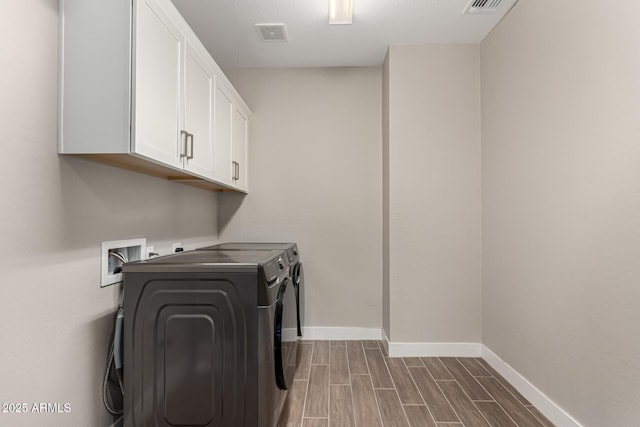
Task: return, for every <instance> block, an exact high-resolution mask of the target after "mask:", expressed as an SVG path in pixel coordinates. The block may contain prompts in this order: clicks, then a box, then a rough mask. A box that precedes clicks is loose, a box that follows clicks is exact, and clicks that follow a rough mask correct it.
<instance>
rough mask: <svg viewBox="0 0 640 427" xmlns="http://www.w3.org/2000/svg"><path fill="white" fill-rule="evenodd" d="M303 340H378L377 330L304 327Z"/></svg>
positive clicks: (378, 331)
mask: <svg viewBox="0 0 640 427" xmlns="http://www.w3.org/2000/svg"><path fill="white" fill-rule="evenodd" d="M302 339H303V340H349V341H350V340H380V339H382V329H379V328H341V327H316V326H311V327H305V328H304V330H303V331H302Z"/></svg>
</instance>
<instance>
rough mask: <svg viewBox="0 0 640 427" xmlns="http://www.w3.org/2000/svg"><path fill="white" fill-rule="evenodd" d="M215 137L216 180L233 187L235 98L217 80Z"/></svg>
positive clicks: (214, 172) (214, 171) (214, 173)
mask: <svg viewBox="0 0 640 427" xmlns="http://www.w3.org/2000/svg"><path fill="white" fill-rule="evenodd" d="M214 98H215V109H214V111H215V115H214V117H215V119H214V126H215V136H214V144H213V147H214V151H213V158H214V167H213V176H214V179H216V180H218V181H220V182H224V183H225V184H228V185H233V163H232V162H233V159H232V157H231V117H232V116H233V97H232V96H231V91H230V90H228V89H227V88H226V86H225V85H224V83H222V82H221V80H219V79H216V86H215V93H214Z"/></svg>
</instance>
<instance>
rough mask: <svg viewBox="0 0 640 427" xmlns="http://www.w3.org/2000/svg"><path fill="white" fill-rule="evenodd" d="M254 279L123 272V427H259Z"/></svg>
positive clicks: (259, 352)
mask: <svg viewBox="0 0 640 427" xmlns="http://www.w3.org/2000/svg"><path fill="white" fill-rule="evenodd" d="M256 279H257V275H256V272H255V271H254V272H253V273H236V274H233V275H230V274H227V273H225V274H220V275H217V276H216V275H215V274H214V273H211V272H208V273H181V274H180V276H179V278H177V277H176V276H174V275H172V274H168V275H166V274H162V273H154V274H147V273H131V272H129V273H125V283H126V292H125V300H124V308H125V331H129V333H128V334H125V344H124V359H125V360H124V362H125V363H124V365H125V368H126V372H125V375H124V379H125V394H124V396H125V403H124V405H125V419H124V425H125V427H139V426H147V425H154V426H158V427H169V426H176V425H200V426H205V427H214V426H216V427H219V426H223V427H239V426H243V427H244V426H252V427H253V426H257V425H263V421H262V420H259V419H258V401H259V397H258V395H257V394H258V390H259V389H258V360H259V358H262V357H263V354H265V352H267V353H272V352H273V347H272V348H271V349H267V348H263V349H259V348H258V346H257V345H256V343H258V311H257V310H256V306H257V293H256ZM267 323H268V322H267ZM186 349H188V350H189V351H185V350H186ZM258 355H260V357H258ZM262 386H263V387H265V385H262Z"/></svg>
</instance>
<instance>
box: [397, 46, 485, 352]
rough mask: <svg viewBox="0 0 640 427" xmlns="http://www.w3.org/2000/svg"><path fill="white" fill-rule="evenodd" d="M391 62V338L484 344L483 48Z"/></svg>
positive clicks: (403, 54)
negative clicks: (482, 270) (482, 200)
mask: <svg viewBox="0 0 640 427" xmlns="http://www.w3.org/2000/svg"><path fill="white" fill-rule="evenodd" d="M387 61H388V64H385V70H386V67H388V111H389V118H388V147H385V156H388V159H385V162H388V183H385V186H388V193H389V194H388V203H389V206H388V207H387V209H388V210H389V213H388V215H389V224H388V228H389V240H388V243H389V248H388V251H387V252H386V254H388V256H389V288H390V289H389V293H390V297H389V298H390V301H389V304H390V335H389V338H390V341H392V342H411V343H438V342H463V343H479V342H480V340H481V327H482V320H481V314H482V311H481V284H480V277H481V270H480V267H481V240H480V239H481V233H480V229H481V223H480V209H481V207H480V50H479V46H478V45H422V46H392V47H391V48H390V49H389V52H388V58H387ZM385 179H387V174H385Z"/></svg>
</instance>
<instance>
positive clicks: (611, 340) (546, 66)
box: [482, 0, 640, 427]
mask: <svg viewBox="0 0 640 427" xmlns="http://www.w3.org/2000/svg"><path fill="white" fill-rule="evenodd" d="M639 16H640V5H639V4H638V3H636V2H606V3H603V2H595V1H578V0H568V1H560V2H557V1H549V0H547V1H525V2H523V1H521V2H520V3H519V4H518V5H517V6H516V7H515V8H514V10H512V12H511V13H510V14H509V15H508V16H507V17H506V18H505V19H504V20H503V21H502V22H501V23H500V24H499V26H498V27H497V28H496V29H495V30H494V31H493V32H492V33H491V35H490V36H489V37H488V38H487V39H485V41H484V42H483V43H482V111H483V114H482V129H483V151H482V155H483V183H482V184H483V236H484V241H483V254H484V263H483V301H484V322H483V325H484V328H483V343H484V344H485V345H486V346H487V347H489V348H490V349H491V350H493V351H494V352H495V353H497V354H498V355H499V356H500V357H501V358H502V359H504V361H505V362H507V363H508V364H510V365H511V366H512V367H513V368H514V369H516V370H517V371H518V372H519V373H521V374H522V375H524V376H525V377H526V378H527V379H528V380H529V381H531V382H532V383H533V384H535V385H536V387H538V388H539V389H540V390H541V391H542V392H544V393H545V394H547V395H548V396H549V397H550V398H551V399H552V400H554V401H555V402H556V403H557V404H559V405H560V406H561V407H563V408H564V409H565V410H567V411H568V412H569V413H570V414H572V415H573V416H574V417H575V418H576V419H577V420H578V421H579V422H581V423H582V424H583V425H585V426H611V427H622V426H636V425H639V423H640V404H639V402H640V357H639V355H640V334H639V333H638V325H640V308H639V307H640V55H639V49H638V47H639V46H640V25H638V17H639Z"/></svg>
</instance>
